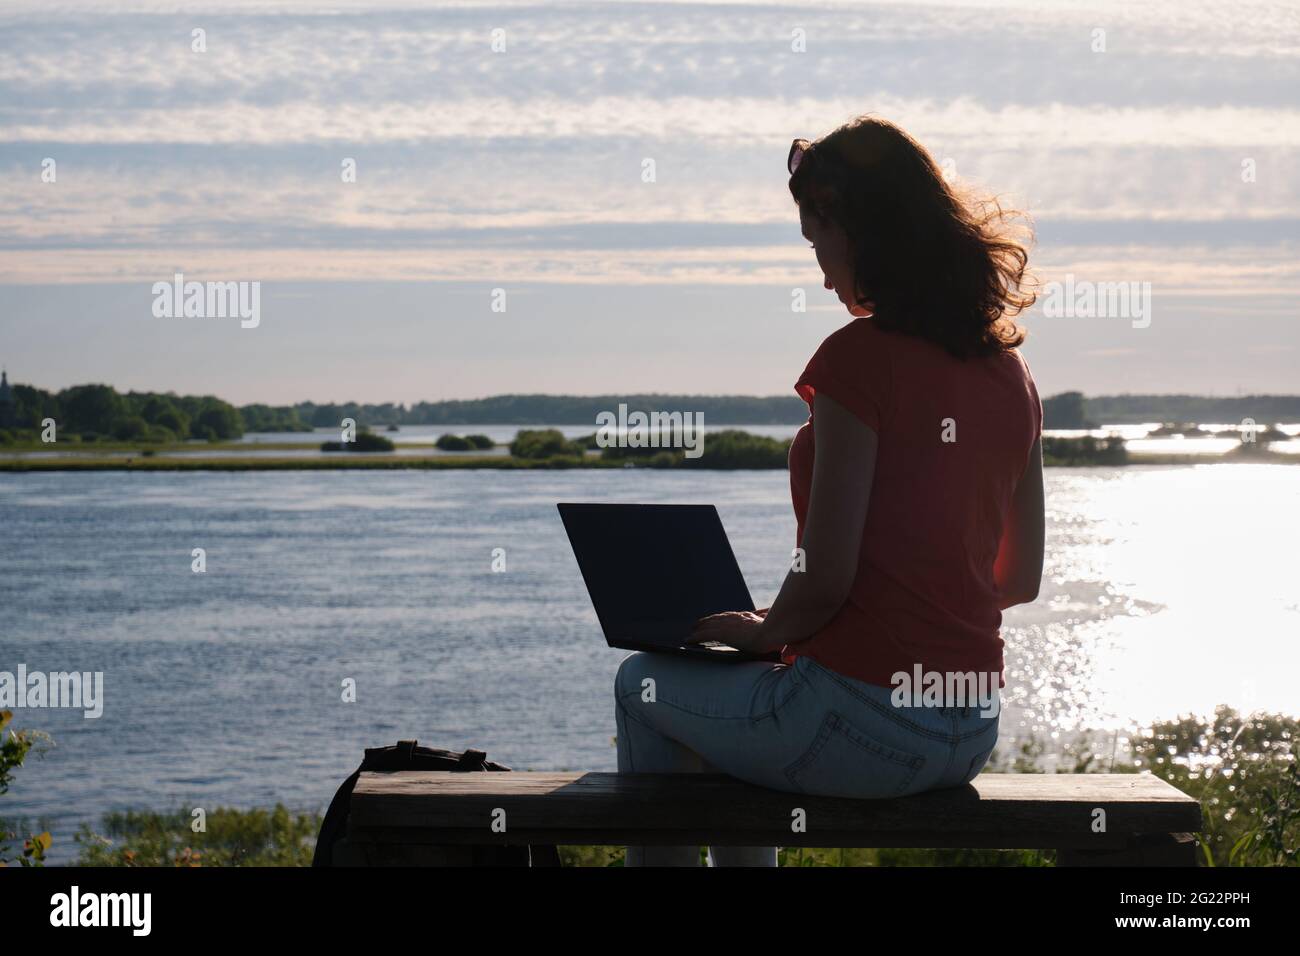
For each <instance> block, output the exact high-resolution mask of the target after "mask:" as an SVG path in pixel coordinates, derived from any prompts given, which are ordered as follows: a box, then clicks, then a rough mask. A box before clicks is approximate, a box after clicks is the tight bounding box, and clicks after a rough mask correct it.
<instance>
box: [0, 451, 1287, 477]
mask: <svg viewBox="0 0 1300 956" xmlns="http://www.w3.org/2000/svg"><path fill="white" fill-rule="evenodd" d="M1198 464H1199V465H1229V464H1269V465H1290V464H1300V455H1282V454H1276V453H1268V452H1263V453H1260V454H1257V455H1252V456H1249V457H1247V456H1243V455H1232V454H1224V455H1205V454H1188V455H1170V454H1150V455H1144V454H1140V453H1130V454H1129V456H1128V460H1127V462H1124V463H1114V462H1101V461H1056V460H1051V459H1046V460H1045V461H1044V465H1045V466H1046V467H1049V468H1127V467H1130V466H1133V465H1198ZM609 468H615V469H624V468H625V469H629V470H638V471H675V472H680V471H783V470H784V469H783V468H776V467H774V468H745V469H738V468H709V467H707V466H697V467H694V468H690V469H683V468H657V467H654V466H649V465H639V464H632V463H630V462H627V461H626V460H608V459H601V458H598V457H594V456H589V457H587V458H583V459H578V458H570V457H556V458H541V459H528V458H513V457H510V456H508V455H490V456H489V455H465V456H463V457H462V456H460V455H440V456H438V457H436V458H435V457H428V458H424V457H418V456H415V455H403V456H399V457H395V456H392V455H389V454H385V453H380V454H375V455H366V456H365V457H361V456H359V455H355V454H351V455H346V457H345V456H344V455H339V456H338V457H329V458H308V457H297V458H270V457H267V458H223V457H220V456H219V455H214V456H212V457H202V458H200V457H193V458H167V457H165V456H150V457H137V458H128V459H123V458H84V459H77V458H40V459H32V458H28V459H8V460H0V473H3V472H9V473H23V472H33V471H41V472H51V471H125V472H132V471H367V470H370V471H394V470H413V471H442V470H451V471H455V470H465V469H478V470H500V471H519V470H543V471H568V470H574V469H584V470H586V469H609Z"/></svg>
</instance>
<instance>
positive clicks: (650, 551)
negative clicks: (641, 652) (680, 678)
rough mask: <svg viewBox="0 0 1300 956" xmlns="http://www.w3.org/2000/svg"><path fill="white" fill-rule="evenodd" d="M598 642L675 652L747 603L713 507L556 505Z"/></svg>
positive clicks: (744, 608) (751, 604)
mask: <svg viewBox="0 0 1300 956" xmlns="http://www.w3.org/2000/svg"><path fill="white" fill-rule="evenodd" d="M558 507H559V509H560V518H561V519H562V520H563V521H564V528H565V530H566V531H567V532H568V534H569V543H570V544H572V545H573V553H574V556H575V557H576V558H577V559H578V567H579V568H580V569H581V571H582V577H583V579H584V580H585V581H586V582H587V593H589V594H590V595H591V603H592V604H593V605H594V606H595V608H596V616H597V617H598V618H600V626H601V628H602V630H604V632H605V638H606V640H608V641H610V642H611V643H612V642H614V641H634V642H637V643H645V644H662V645H664V646H667V647H675V646H677V645H679V644H681V643H682V642H683V641H684V640H686V638H687V637H689V636H690V632H691V627H692V626H693V625H694V624H695V622H696V621H697V620H699V619H700V618H701V617H703V616H704V615H706V614H715V613H717V612H718V611H752V610H754V602H753V599H752V598H751V597H750V596H749V588H747V587H746V586H745V579H744V576H743V575H742V574H741V573H740V566H739V565H738V564H737V563H736V556H735V555H734V554H733V553H732V550H731V543H730V542H729V541H728V540H727V533H726V532H725V531H724V530H723V528H722V521H721V520H720V519H719V518H718V510H717V509H716V508H715V507H713V505H635V504H626V505H620V504H567V503H565V504H560V505H558Z"/></svg>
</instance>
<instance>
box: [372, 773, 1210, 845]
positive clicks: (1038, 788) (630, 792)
mask: <svg viewBox="0 0 1300 956" xmlns="http://www.w3.org/2000/svg"><path fill="white" fill-rule="evenodd" d="M796 807H798V808H802V809H803V810H804V811H805V812H806V814H807V828H808V832H806V833H802V834H796V833H792V832H791V829H790V821H791V812H792V811H793V810H794V809H795V808H796ZM1098 807H1100V808H1103V809H1104V810H1105V811H1106V822H1107V832H1106V833H1105V834H1097V833H1094V832H1093V831H1092V821H1093V812H1094V810H1095V809H1096V808H1098ZM497 808H501V809H504V810H505V811H506V822H507V832H506V833H505V834H500V833H492V832H491V830H490V824H491V820H492V812H493V811H494V810H495V809H497ZM1200 828H1201V808H1200V805H1199V804H1198V803H1197V802H1196V801H1195V800H1193V799H1192V798H1191V797H1189V796H1187V795H1186V794H1184V793H1182V792H1181V791H1180V790H1178V789H1177V788H1175V787H1172V786H1170V785H1169V784H1167V783H1165V782H1164V781H1163V780H1160V779H1158V778H1156V777H1153V776H1151V775H1149V774H992V773H990V774H981V775H980V776H979V777H978V778H977V779H976V780H975V782H974V783H973V784H971V785H968V786H965V787H958V788H954V789H951V790H937V791H932V792H930V793H924V794H919V795H917V796H912V797H906V798H903V799H897V800H847V799H843V798H837V797H815V796H810V795H807V794H793V793H784V792H782V791H777V790H768V789H765V788H762V787H755V786H751V785H750V784H746V783H743V782H741V781H739V780H736V779H734V778H731V777H727V776H723V775H715V774H614V773H529V772H511V773H438V772H410V771H407V772H400V773H363V774H362V775H361V778H360V780H359V781H358V783H357V786H356V789H355V791H354V792H353V796H352V804H351V813H350V823H349V831H350V832H351V833H354V834H356V835H357V837H358V838H361V839H366V840H370V841H372V842H376V843H400V842H411V843H432V842H442V843H448V844H451V843H475V842H477V843H496V842H512V843H513V842H555V843H590V844H607V845H618V844H624V843H634V844H635V843H642V844H647V845H651V844H672V843H713V844H714V845H752V844H762V843H778V844H780V845H782V846H878V847H883V846H912V847H1005V848H1008V849H1013V848H1066V847H1074V848H1079V849H1092V848H1096V849H1104V848H1111V847H1117V846H1122V845H1124V844H1125V843H1126V841H1128V840H1129V838H1131V837H1132V836H1133V835H1135V834H1171V833H1192V832H1196V831H1198V830H1200ZM363 834H364V836H363Z"/></svg>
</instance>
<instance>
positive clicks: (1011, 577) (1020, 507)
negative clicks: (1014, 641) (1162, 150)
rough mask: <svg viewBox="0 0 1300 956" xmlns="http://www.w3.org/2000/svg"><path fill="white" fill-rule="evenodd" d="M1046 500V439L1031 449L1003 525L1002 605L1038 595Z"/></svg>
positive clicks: (998, 577)
mask: <svg viewBox="0 0 1300 956" xmlns="http://www.w3.org/2000/svg"><path fill="white" fill-rule="evenodd" d="M1045 508H1046V505H1045V504H1044V501H1043V439H1042V436H1039V438H1038V440H1037V441H1035V442H1034V447H1033V449H1032V450H1031V451H1030V452H1029V464H1028V465H1027V466H1026V467H1025V473H1024V475H1022V476H1021V478H1020V483H1019V484H1017V485H1016V492H1015V495H1014V497H1013V498H1012V501H1011V510H1010V512H1009V513H1008V515H1007V521H1006V526H1005V527H1004V528H1003V529H1002V542H1001V544H1000V545H999V546H998V557H997V561H995V562H994V564H993V580H994V582H995V583H996V584H997V586H998V608H999V609H1000V610H1006V609H1007V608H1009V607H1012V606H1013V605H1016V604H1028V603H1029V602H1030V601H1032V600H1034V599H1035V598H1037V597H1038V585H1039V582H1040V581H1041V580H1042V577H1043V548H1044V539H1045V537H1046V524H1047V520H1046V517H1045V514H1044V511H1045Z"/></svg>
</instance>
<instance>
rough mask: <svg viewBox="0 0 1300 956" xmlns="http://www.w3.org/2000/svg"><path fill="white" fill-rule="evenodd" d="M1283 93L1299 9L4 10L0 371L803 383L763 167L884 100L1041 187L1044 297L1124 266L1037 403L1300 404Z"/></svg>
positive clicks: (1294, 142)
mask: <svg viewBox="0 0 1300 956" xmlns="http://www.w3.org/2000/svg"><path fill="white" fill-rule="evenodd" d="M196 30H201V31H203V33H202V35H201V36H202V40H203V43H202V44H198V43H197V41H196V39H195V33H194V31H196ZM494 44H495V47H496V48H495V49H494ZM196 45H200V46H202V47H203V49H201V50H200V49H196V48H195V47H196ZM1298 100H1300V6H1298V5H1297V4H1296V3H1286V4H1268V3H1262V4H1252V5H1250V7H1249V8H1240V7H1236V6H1233V5H1223V4H1220V3H1217V2H1206V0H1171V2H1163V3H1143V4H1132V3H1127V2H1115V3H1111V2H1098V3H1072V2H1046V0H1045V2H1039V3H1029V2H1023V0H1022V2H992V0H989V2H934V3H927V2H920V3H902V2H888V3H823V2H811V3H761V2H744V3H739V2H737V3H732V2H720V3H719V2H715V3H709V4H699V3H675V2H668V3H662V2H661V3H637V2H615V3H562V2H561V3H540V4H532V3H511V2H505V3H501V2H497V3H490V4H489V3H478V2H454V3H427V4H416V3H409V2H405V0H376V2H362V0H347V2H336V3H329V4H323V3H313V2H300V0H266V2H261V0H256V2H255V0H247V2H235V0H227V2H223V3H207V2H204V3H193V4H191V3H175V2H171V3H162V2H155V0H126V2H119V3H112V4H108V3H99V2H72V3H69V2H57V0H54V2H49V0H7V2H6V3H5V4H4V5H3V6H0V365H3V366H4V367H5V368H6V369H7V370H8V373H9V375H10V378H11V380H13V381H19V382H27V383H31V384H35V385H39V386H42V387H46V388H51V389H57V388H62V387H66V386H68V385H72V384H77V383H82V382H91V381H101V382H107V383H110V384H113V385H116V386H117V387H119V388H121V389H137V390H156V391H167V390H173V391H177V392H181V393H205V394H217V395H220V396H222V397H224V398H227V399H229V400H231V401H235V402H237V403H247V402H254V401H261V402H270V403H289V402H295V401H302V400H314V401H318V402H327V401H342V400H357V401H367V402H383V401H396V402H416V401H421V400H430V401H432V400H437V399H444V398H475V397H481V396H486V395H493V394H500V393H504V392H550V393H579V394H618V393H642V392H672V393H691V394H700V393H709V394H717V393H740V394H758V395H770V394H782V393H790V390H791V385H792V383H793V382H794V380H795V379H796V378H797V377H798V374H799V373H800V371H802V369H803V366H804V363H805V362H806V361H807V358H808V357H809V356H810V355H811V354H812V352H813V350H814V349H815V348H816V346H817V344H818V343H819V342H820V341H821V340H822V339H823V338H824V337H825V336H826V335H828V334H829V333H830V332H832V331H834V330H835V329H836V328H838V327H839V326H840V325H842V324H844V323H845V322H847V321H848V320H849V316H848V315H847V314H846V313H845V312H844V310H843V308H842V307H841V306H840V305H839V303H838V302H837V300H836V298H835V296H834V294H833V293H831V292H829V291H826V290H824V289H823V288H822V275H821V272H820V270H819V269H818V268H817V266H816V263H815V260H814V258H813V253H812V251H811V250H810V249H809V248H808V245H807V243H806V241H804V240H803V239H802V238H801V236H800V234H799V225H798V217H797V212H796V210H795V207H794V205H793V203H792V201H791V199H790V196H789V192H788V189H787V187H786V179H787V175H786V172H785V158H786V153H787V150H788V148H789V144H790V141H791V139H792V138H794V137H795V136H805V137H809V138H814V137H816V136H819V135H822V134H824V133H826V132H828V131H829V130H831V129H833V128H834V127H835V126H837V125H839V124H840V123H842V122H844V121H846V120H848V119H850V118H852V117H853V116H855V115H858V114H860V113H864V112H871V113H875V114H877V115H880V116H884V117H886V118H889V119H892V120H894V121H895V122H898V123H899V124H901V125H902V126H903V127H904V128H906V129H908V130H909V131H910V132H912V133H913V134H914V135H915V136H916V137H917V138H919V139H920V140H921V142H922V143H924V144H925V145H926V147H927V148H928V149H930V151H931V152H932V153H933V155H934V156H935V157H936V159H937V160H938V161H939V162H940V163H941V164H942V165H943V166H944V168H945V169H946V170H947V171H948V172H949V173H950V174H951V175H952V176H953V177H954V178H955V180H957V181H958V182H959V183H961V184H962V185H964V186H971V187H976V188H980V189H984V190H988V191H991V192H994V193H996V194H998V195H999V196H1001V197H1002V198H1003V200H1004V201H1006V202H1007V203H1009V204H1010V205H1012V206H1015V207H1017V208H1021V209H1025V210H1027V211H1028V212H1029V214H1030V215H1031V216H1032V218H1033V221H1034V224H1035V228H1036V232H1037V243H1036V245H1035V247H1034V250H1033V252H1032V255H1031V264H1032V266H1033V267H1034V269H1035V270H1036V272H1037V274H1038V276H1039V278H1040V280H1041V281H1043V282H1044V283H1050V282H1054V281H1055V282H1064V281H1065V280H1066V277H1067V276H1071V277H1073V279H1072V281H1075V282H1092V283H1103V282H1135V283H1149V284H1150V285H1149V288H1150V309H1149V313H1148V314H1147V315H1146V317H1145V318H1144V319H1143V320H1142V321H1137V320H1135V319H1131V318H1130V317H1128V316H1119V317H1115V316H1094V317H1079V316H1061V315H1050V314H1047V310H1045V309H1044V308H1042V307H1041V306H1037V307H1035V309H1034V310H1032V311H1031V312H1030V313H1028V314H1027V315H1026V316H1024V317H1023V323H1024V325H1025V326H1026V327H1027V328H1028V329H1029V333H1030V337H1029V340H1028V343H1027V344H1026V346H1025V349H1024V352H1025V355H1026V357H1027V358H1028V360H1029V362H1030V365H1031V367H1032V369H1033V371H1034V374H1035V377H1036V378H1037V380H1038V384H1039V390H1040V392H1041V393H1042V394H1044V395H1048V394H1054V393H1057V392H1061V391H1066V390H1071V389H1078V390H1081V391H1084V392H1085V393H1090V394H1113V393H1117V392H1192V393H1202V394H1219V395H1233V394H1243V393H1264V392H1272V393H1279V392H1281V393H1295V392H1300V373H1298V372H1297V369H1298V368H1300V322H1297V319H1300V315H1297V312H1298V311H1300V310H1298V308H1297V305H1296V302H1297V301H1300V299H1297V293H1298V292H1300V256H1298V255H1297V252H1298V251H1300V176H1297V174H1296V170H1297V160H1298V159H1300V103H1298V102H1297V101H1298ZM51 160H52V161H53V164H52V165H51V163H50V162H49V161H51ZM647 161H650V162H652V163H653V176H652V177H650V176H648V175H647V170H648V168H649V164H648V162H647ZM349 163H354V164H355V166H354V168H355V181H345V176H344V175H343V173H344V169H345V166H347V165H348V164H349ZM51 169H52V170H53V174H54V175H53V176H52V177H51V176H50V170H51ZM1247 169H1249V172H1247ZM51 178H52V179H53V181H49V180H50V179H51ZM647 180H649V181H647ZM177 272H180V273H182V274H183V275H184V276H185V277H186V278H187V279H189V280H196V281H220V282H226V281H235V282H259V283H261V284H262V285H261V293H260V294H261V309H260V321H259V323H258V324H257V326H256V327H255V328H243V327H241V323H240V321H239V319H238V318H184V317H158V316H156V315H155V314H154V310H153V308H152V307H153V305H154V298H155V297H154V292H153V286H154V283H155V282H159V281H168V282H169V281H171V279H172V277H173V275H174V274H175V273H177ZM496 290H503V292H504V298H503V297H502V292H499V291H496ZM795 290H804V294H805V295H806V302H807V309H806V311H802V312H798V311H794V310H793V309H792V302H793V301H794V299H795V295H796V292H795ZM503 302H504V310H503V311H502V310H501V305H502V303H503Z"/></svg>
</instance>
